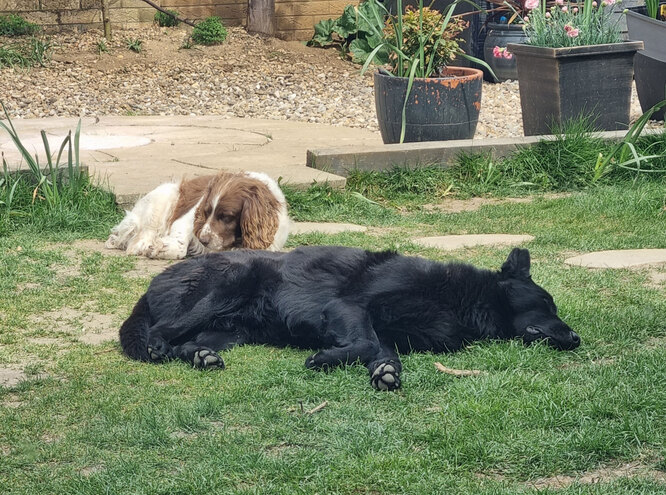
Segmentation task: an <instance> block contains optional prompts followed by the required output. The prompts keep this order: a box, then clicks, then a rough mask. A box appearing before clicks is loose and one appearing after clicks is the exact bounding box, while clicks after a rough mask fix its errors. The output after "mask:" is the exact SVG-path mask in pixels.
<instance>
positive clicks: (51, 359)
mask: <svg viewBox="0 0 666 495" xmlns="http://www.w3.org/2000/svg"><path fill="white" fill-rule="evenodd" d="M433 190H434V191H435V192H434V193H433V194H434V195H424V197H423V198H422V199H421V200H420V201H419V198H418V197H414V196H410V197H408V198H405V197H399V196H396V197H390V198H386V197H384V196H382V195H381V194H376V195H373V194H371V190H370V189H367V190H365V193H366V195H367V196H368V197H369V199H370V200H371V201H373V202H370V201H367V200H365V199H363V198H362V197H360V196H358V195H354V194H352V193H349V192H348V193H342V192H337V191H332V190H329V189H327V188H325V187H317V188H313V189H311V190H309V191H306V192H302V191H300V192H299V191H292V190H288V191H287V195H288V199H289V201H290V207H291V212H292V215H293V217H294V218H295V219H297V220H327V221H346V222H357V223H361V224H364V225H367V226H369V227H370V228H369V230H368V232H367V233H347V234H339V235H321V234H310V235H300V236H294V237H292V238H291V239H290V241H289V247H295V246H298V245H306V244H342V245H348V246H360V247H365V248H368V249H373V250H378V249H397V250H399V251H400V252H402V253H406V254H410V255H421V256H426V257H429V258H433V259H438V260H448V259H453V258H455V259H461V260H465V261H468V262H472V263H475V264H477V265H478V266H483V267H487V268H492V269H497V268H499V266H500V265H501V263H502V262H503V260H504V259H505V258H506V255H507V254H508V252H509V250H510V248H488V247H484V248H475V249H464V250H460V251H457V252H453V253H442V252H439V251H437V250H434V249H426V248H421V247H419V246H417V245H415V244H413V243H412V242H411V241H410V239H411V238H412V237H415V236H424V235H443V234H448V233H452V234H453V233H455V234H458V233H491V232H503V233H527V234H532V235H534V236H535V240H534V241H533V242H531V243H529V244H527V245H526V247H528V248H529V249H530V251H531V254H532V258H533V277H534V279H535V280H536V281H537V282H538V283H539V284H541V285H542V286H544V287H545V288H546V289H547V290H548V291H550V292H551V293H552V294H553V296H554V298H555V301H556V302H557V304H558V306H559V307H560V312H561V316H562V318H563V319H564V320H565V321H566V322H567V323H568V324H569V325H570V326H571V327H572V328H573V329H574V330H575V331H576V332H578V333H579V334H580V336H581V338H582V345H581V346H580V347H579V348H578V349H577V350H576V351H574V352H557V351H555V350H552V349H550V348H548V347H546V346H543V345H536V346H532V347H524V346H523V345H522V344H521V343H520V342H516V341H513V342H503V343H498V342H484V343H479V344H476V345H473V346H470V347H468V348H467V349H465V350H464V351H462V352H458V353H455V354H449V355H431V354H420V355H409V356H404V358H403V364H404V368H405V371H404V373H403V375H402V378H403V387H402V389H400V390H399V391H397V392H391V393H381V392H375V391H374V390H373V389H372V388H371V387H370V385H369V383H368V376H367V371H366V369H365V368H363V367H360V366H350V367H346V368H341V369H337V370H335V371H333V372H330V373H319V372H313V371H308V370H306V369H305V368H304V366H303V363H304V361H305V358H306V357H307V356H308V352H306V351H300V350H294V349H276V348H271V347H258V346H245V347H239V348H236V349H233V350H231V351H228V352H225V353H224V355H223V356H224V359H225V361H226V365H227V369H226V370H224V371H210V372H208V371H204V372H202V371H197V370H194V369H192V368H190V367H189V366H187V365H186V364H184V363H180V362H171V363H168V364H165V365H159V366H157V365H150V364H145V363H139V362H134V361H130V360H128V359H126V358H125V357H124V356H123V355H122V354H121V352H120V349H119V346H118V344H117V343H116V342H115V341H107V342H106V343H103V344H101V345H91V344H87V343H84V342H82V341H81V336H83V335H86V334H88V333H90V332H93V333H94V332H95V331H96V330H97V328H96V327H95V325H96V323H95V322H102V323H100V325H104V326H106V327H111V328H112V329H113V328H116V327H118V326H119V325H120V323H121V322H122V320H123V319H124V318H125V317H127V315H128V314H129V312H130V311H131V309H132V306H133V304H134V303H135V302H136V300H137V299H138V298H139V296H140V295H141V294H142V293H143V291H145V289H146V288H147V286H148V284H149V282H150V276H149V275H148V274H147V273H146V272H143V271H142V270H141V267H142V266H143V263H144V262H143V261H142V260H137V259H134V258H129V257H124V256H112V255H109V254H103V253H101V252H99V251H98V250H95V249H89V248H86V247H85V246H86V245H89V244H90V243H88V244H86V245H81V244H77V243H75V242H74V241H75V240H76V239H81V238H92V239H100V240H101V239H103V238H104V237H105V234H106V233H107V232H108V229H109V228H110V226H111V225H112V224H113V222H114V221H116V220H117V219H118V218H119V214H118V213H117V212H116V213H114V212H110V213H108V214H106V215H99V214H96V215H95V216H94V217H93V218H91V219H89V218H88V217H87V216H86V214H84V213H81V214H80V215H76V214H73V215H69V216H67V215H64V214H62V213H61V214H54V215H53V216H52V217H49V215H43V216H42V217H41V218H42V220H40V221H34V222H23V223H22V224H20V225H21V226H20V228H19V227H16V225H18V223H12V221H10V222H8V223H5V224H4V226H5V227H4V229H3V230H0V368H5V369H20V370H23V371H24V372H25V373H26V377H25V379H23V380H22V381H21V382H20V383H18V384H17V385H15V386H12V387H9V388H7V387H5V388H1V387H0V493H3V494H5V493H6V494H35V493H40V494H42V493H43V494H120V495H127V494H165V495H166V494H170V495H173V494H199V493H216V494H218V493H219V494H227V493H230V494H234V493H239V494H240V493H247V494H250V493H266V494H293V493H303V494H315V493H319V494H324V493H335V494H337V493H339V494H366V493H367V494H400V493H409V494H433V493H442V494H450V493H462V494H499V493H506V494H513V493H537V492H538V493H554V492H557V493H566V494H574V493H598V494H620V493H646V494H647V493H650V494H652V493H653V494H657V493H662V494H663V493H666V473H665V472H664V471H665V470H666V460H665V458H666V323H665V321H666V283H664V282H659V281H658V280H659V278H658V277H656V278H655V274H657V275H659V274H662V275H663V274H664V273H666V267H662V268H656V269H654V270H653V271H652V272H651V271H649V270H635V271H629V270H589V269H584V268H575V267H569V266H566V265H565V264H564V263H563V261H564V259H565V258H567V257H569V256H572V255H574V254H580V253H584V252H588V251H593V250H602V249H619V248H665V247H666V183H665V182H664V181H650V182H647V181H646V182H643V181H638V182H636V183H632V182H627V183H624V184H622V185H617V186H610V185H603V186H600V187H595V188H590V189H588V190H584V191H580V192H574V193H572V194H570V195H566V196H563V197H557V198H554V199H548V198H545V197H541V196H538V197H535V198H534V199H533V200H532V201H531V202H524V203H509V202H507V203H501V204H493V205H488V206H484V207H482V208H481V209H479V210H477V211H468V212H460V213H451V214H447V213H442V212H438V211H436V210H432V209H430V208H424V207H423V204H424V203H434V202H437V201H438V196H437V192H436V191H437V188H436V187H435V188H434V189H433ZM440 200H441V199H440ZM96 201H101V202H103V201H104V199H103V198H102V199H99V198H98V199H97V200H96ZM27 207H28V206H26V208H27ZM107 210H108V209H107ZM86 219H88V220H86ZM19 223H20V222H19ZM158 268H159V267H158ZM655 279H656V280H657V281H655ZM90 315H95V318H94V319H93V320H90ZM436 361H439V362H441V363H442V364H444V365H445V366H447V367H450V368H456V369H476V370H481V371H483V372H484V373H483V374H482V375H480V376H474V377H465V378H456V377H453V376H450V375H446V374H442V373H440V372H438V371H437V370H436V369H435V366H434V364H433V363H434V362H436ZM324 401H326V406H325V407H323V409H321V410H320V411H318V412H316V413H313V414H308V411H310V410H312V409H313V408H315V407H316V406H318V405H320V404H321V403H323V402H324ZM617 468H620V469H619V470H618V469H617ZM569 477H571V478H569ZM578 479H580V481H577V480H578ZM595 480H597V481H598V482H597V483H590V481H595Z"/></svg>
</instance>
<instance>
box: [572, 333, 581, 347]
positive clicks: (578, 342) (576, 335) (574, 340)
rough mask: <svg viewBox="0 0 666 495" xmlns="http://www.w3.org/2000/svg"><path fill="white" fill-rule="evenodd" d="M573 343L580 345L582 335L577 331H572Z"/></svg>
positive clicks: (575, 345)
mask: <svg viewBox="0 0 666 495" xmlns="http://www.w3.org/2000/svg"><path fill="white" fill-rule="evenodd" d="M571 344H572V345H573V347H578V346H579V345H580V337H579V336H578V334H577V333H576V332H571Z"/></svg>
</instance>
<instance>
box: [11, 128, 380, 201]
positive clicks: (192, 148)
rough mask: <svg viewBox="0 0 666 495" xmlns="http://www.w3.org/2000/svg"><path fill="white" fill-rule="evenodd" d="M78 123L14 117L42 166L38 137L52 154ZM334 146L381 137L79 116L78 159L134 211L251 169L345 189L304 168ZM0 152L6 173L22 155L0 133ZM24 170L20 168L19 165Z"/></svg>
mask: <svg viewBox="0 0 666 495" xmlns="http://www.w3.org/2000/svg"><path fill="white" fill-rule="evenodd" d="M77 122H78V119H75V118H60V117H50V118H45V119H16V120H14V121H12V123H13V124H14V127H16V130H17V132H18V134H19V137H20V138H21V141H22V142H24V143H25V144H26V145H27V148H28V150H29V151H31V152H33V153H38V154H41V156H40V163H44V164H45V163H46V160H45V157H44V152H43V145H42V139H41V136H40V131H41V130H42V129H43V130H45V131H46V133H47V136H48V139H49V143H50V147H51V151H52V152H54V153H57V150H58V148H59V146H60V143H61V142H62V140H63V139H64V138H65V136H66V135H67V132H68V131H70V130H71V131H72V132H74V130H75V129H76V125H77ZM332 144H335V145H355V146H366V145H377V144H381V138H380V137H379V135H378V134H377V133H375V132H372V131H369V130H365V129H351V128H346V127H335V126H328V125H323V124H308V123H305V122H293V121H280V120H267V119H240V118H232V119H226V118H223V117H219V116H203V117H182V116H166V117H160V116H138V117H122V116H104V117H100V118H83V119H82V122H81V143H80V149H81V161H82V163H84V164H86V165H88V166H89V169H90V173H91V174H92V175H93V176H96V177H98V178H99V179H100V180H102V182H103V183H107V184H108V185H109V187H110V188H111V189H112V190H113V191H114V192H115V193H116V196H117V198H118V202H119V203H121V204H123V205H124V206H130V205H132V204H133V203H134V202H135V201H136V199H138V198H139V197H140V196H142V195H143V194H145V193H147V192H148V191H150V190H152V189H153V188H155V187H156V186H158V185H159V184H161V183H163V182H167V181H171V180H179V179H180V178H182V177H183V176H187V177H196V176H201V175H206V174H211V173H215V172H218V171H240V170H253V171H257V172H264V173H266V174H268V175H269V176H271V177H273V178H274V179H276V180H277V179H279V178H281V181H282V182H283V183H287V184H291V185H294V186H303V187H305V186H309V185H310V184H312V183H313V182H328V183H329V184H330V185H331V186H332V187H344V185H345V182H346V179H345V178H344V177H340V176H338V175H334V174H331V173H329V172H327V171H322V170H316V169H313V168H309V167H306V166H305V162H306V152H307V150H308V149H310V148H321V147H327V146H331V145H332ZM0 151H3V152H4V153H5V156H6V158H7V161H8V163H9V164H10V167H15V165H16V164H17V163H18V162H19V159H20V155H19V153H18V151H17V150H16V148H15V146H14V144H13V142H12V141H11V139H10V138H9V135H8V134H7V133H6V132H4V131H2V132H0ZM24 167H25V166H24Z"/></svg>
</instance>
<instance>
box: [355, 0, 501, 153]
mask: <svg viewBox="0 0 666 495" xmlns="http://www.w3.org/2000/svg"><path fill="white" fill-rule="evenodd" d="M367 1H368V2H373V3H374V4H375V5H376V6H377V8H378V9H379V10H380V11H381V10H383V12H384V13H385V14H386V15H387V16H388V17H387V21H386V25H385V28H384V30H383V33H379V32H378V33H376V34H378V35H379V36H382V37H383V39H384V41H383V42H382V43H381V44H380V45H378V46H377V47H376V48H375V49H374V50H373V51H372V52H371V53H370V55H368V59H367V60H366V61H365V63H364V64H363V68H362V69H361V74H363V73H365V71H366V70H367V69H368V67H369V66H370V64H371V63H372V61H373V60H374V58H375V55H376V54H377V53H378V52H379V51H380V50H387V52H388V54H389V62H390V65H391V68H392V72H387V74H389V75H392V76H398V77H407V78H408V79H409V80H408V82H407V91H406V93H405V100H404V102H403V106H402V129H401V132H400V142H401V143H402V142H403V141H404V138H405V130H406V127H407V122H406V111H407V101H409V97H410V95H411V92H412V86H413V83H414V79H415V78H427V77H431V76H433V75H435V76H438V75H439V74H440V69H441V68H442V64H447V63H449V62H450V61H451V60H453V58H455V57H456V56H462V57H464V58H466V59H468V60H471V61H473V62H475V63H477V64H480V65H481V66H483V67H485V68H487V69H488V71H490V74H491V75H492V76H493V77H494V76H495V74H494V72H493V70H492V69H491V68H490V66H489V65H488V64H487V63H486V62H484V61H483V60H479V59H478V58H476V57H473V56H471V55H468V54H466V53H465V52H464V51H463V50H462V49H461V48H460V44H459V40H457V39H456V38H455V36H456V35H457V34H459V33H460V31H461V29H460V27H461V25H462V24H461V21H460V20H459V18H458V17H455V18H454V16H453V12H454V10H455V8H456V7H457V6H458V5H459V4H460V3H462V2H468V3H469V0H454V1H453V2H452V3H451V4H449V5H448V7H446V11H445V12H444V13H439V12H437V11H434V10H431V9H430V8H429V7H424V5H423V0H419V3H418V7H417V8H415V9H408V10H407V12H405V13H403V8H402V0H397V13H396V14H395V15H390V14H389V12H388V10H387V9H386V7H384V5H382V4H380V3H379V2H378V1H377V0H367ZM359 15H361V16H362V17H364V14H363V13H362V12H359Z"/></svg>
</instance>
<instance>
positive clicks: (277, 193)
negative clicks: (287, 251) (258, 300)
mask: <svg viewBox="0 0 666 495" xmlns="http://www.w3.org/2000/svg"><path fill="white" fill-rule="evenodd" d="M288 235H289V216H288V214H287V202H286V200H285V198H284V194H282V191H281V190H280V187H279V186H278V184H277V182H275V181H274V180H273V179H271V178H270V177H268V176H267V175H266V174H262V173H258V172H241V173H236V174H235V173H227V172H222V173H219V174H217V175H209V176H204V177H197V178H195V179H190V180H183V181H181V182H180V183H176V182H171V183H167V184H162V185H161V186H159V187H157V188H155V189H153V190H152V191H151V192H149V193H148V194H146V195H145V196H144V197H143V198H141V199H140V200H139V201H138V202H137V203H136V205H135V206H134V208H133V209H132V211H128V212H127V214H126V215H125V218H124V219H123V220H122V221H121V222H120V223H119V224H118V225H116V226H115V227H114V228H113V229H111V235H110V236H109V238H108V239H107V241H106V247H107V248H112V249H114V248H115V249H123V250H126V251H127V253H128V254H133V255H138V256H147V257H149V258H161V259H182V258H184V257H185V256H187V255H188V254H189V255H197V254H202V253H206V252H211V251H223V250H227V249H234V248H248V249H267V250H269V251H279V250H280V249H282V247H283V246H284V243H285V242H286V240H287V236H288Z"/></svg>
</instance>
